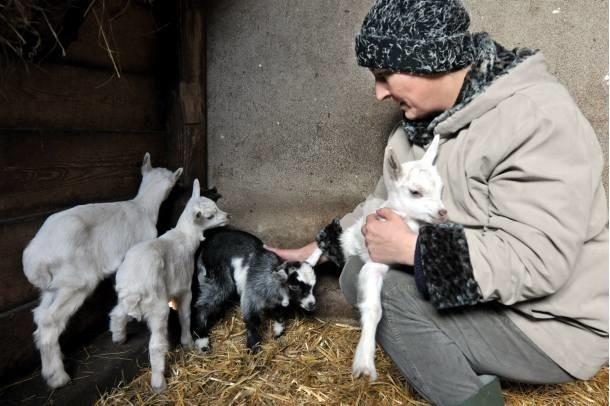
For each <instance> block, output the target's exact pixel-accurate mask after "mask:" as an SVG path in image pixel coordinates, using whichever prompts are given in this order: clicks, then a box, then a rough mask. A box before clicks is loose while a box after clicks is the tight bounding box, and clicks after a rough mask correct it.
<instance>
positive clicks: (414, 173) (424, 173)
mask: <svg viewBox="0 0 610 406" xmlns="http://www.w3.org/2000/svg"><path fill="white" fill-rule="evenodd" d="M438 143H439V139H438V135H436V136H435V137H434V139H433V141H432V143H431V144H430V146H429V147H428V150H427V151H426V153H425V154H424V156H423V157H422V158H421V159H420V160H418V161H411V162H406V163H403V164H400V163H399V161H398V159H397V158H396V157H395V155H394V152H393V151H392V149H391V148H388V149H387V150H386V162H385V163H384V170H383V176H384V181H385V185H386V188H387V191H388V198H387V200H385V201H383V200H381V199H371V200H370V201H368V202H367V203H366V204H365V207H364V216H363V217H361V218H360V219H358V221H357V222H356V223H355V224H353V225H352V226H351V227H349V228H347V229H346V230H345V231H344V232H343V233H342V234H341V237H340V239H341V246H342V248H343V254H344V257H345V258H346V259H347V258H348V257H350V256H353V255H358V256H359V257H360V259H362V261H363V262H364V266H363V267H362V269H361V270H360V273H359V274H358V293H359V303H358V308H359V309H360V326H361V328H362V330H361V332H360V341H359V342H358V346H357V347H356V353H355V354H354V360H353V363H352V373H353V375H354V376H356V377H358V376H365V375H368V376H369V378H370V379H371V380H375V379H377V371H376V370H375V333H376V331H377V325H378V324H379V320H381V314H382V310H381V287H382V285H383V278H384V276H385V274H386V273H387V272H388V270H389V268H390V267H389V266H388V265H385V264H381V263H376V262H373V261H372V260H371V258H370V257H369V253H368V250H367V248H366V246H365V241H364V236H363V235H362V231H361V230H362V226H363V224H364V221H365V216H366V215H368V214H370V213H374V212H375V211H376V210H377V209H379V208H382V207H387V208H390V209H392V210H394V211H395V212H396V213H397V214H399V215H400V216H401V217H402V218H403V219H404V221H405V222H406V223H407V225H408V226H409V228H410V229H411V230H412V231H413V232H415V233H417V232H418V231H419V227H420V225H421V224H422V223H440V222H444V221H445V220H446V215H447V211H446V210H445V208H444V206H443V203H442V201H441V192H442V188H443V182H442V180H441V178H440V176H439V174H438V172H437V170H436V167H434V165H433V163H434V159H435V158H436V153H437V150H438Z"/></svg>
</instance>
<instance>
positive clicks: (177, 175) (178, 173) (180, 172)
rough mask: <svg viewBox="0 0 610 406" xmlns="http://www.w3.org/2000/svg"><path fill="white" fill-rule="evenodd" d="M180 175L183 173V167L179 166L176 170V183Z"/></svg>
mask: <svg viewBox="0 0 610 406" xmlns="http://www.w3.org/2000/svg"><path fill="white" fill-rule="evenodd" d="M180 175H182V168H178V169H176V172H174V183H175V182H177V181H178V178H179V177H180Z"/></svg>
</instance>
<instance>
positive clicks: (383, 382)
mask: <svg viewBox="0 0 610 406" xmlns="http://www.w3.org/2000/svg"><path fill="white" fill-rule="evenodd" d="M358 337H359V329H358V328H357V327H354V326H350V325H345V324H339V323H333V322H327V321H322V320H318V319H314V318H307V317H298V318H296V319H294V320H291V321H289V322H288V323H287V325H286V331H285V333H284V335H283V336H282V337H281V338H279V339H278V340H274V339H272V338H271V329H270V328H269V329H268V331H267V334H266V335H265V338H264V344H263V346H262V351H261V352H260V353H259V354H256V355H251V354H250V353H249V352H248V351H246V349H245V326H244V324H243V322H242V320H241V316H240V313H239V311H238V310H237V309H234V310H232V311H231V312H230V313H229V314H228V315H227V316H226V317H225V318H224V319H223V321H221V322H220V323H218V324H217V325H216V327H215V328H214V329H213V330H212V335H211V337H210V338H211V343H212V346H213V347H212V351H211V352H210V353H204V354H202V353H197V352H195V351H184V350H181V349H176V350H174V351H173V352H171V353H170V356H169V361H168V367H167V370H166V376H167V377H168V388H167V390H166V391H165V392H163V393H161V394H154V393H153V392H152V391H151V389H150V370H148V369H145V370H144V371H143V373H141V374H140V375H139V376H138V377H137V378H136V379H134V380H133V381H132V382H130V383H123V384H121V385H119V387H118V388H116V389H114V390H113V391H112V392H110V393H106V394H104V395H102V397H101V398H100V399H99V400H98V402H97V405H98V406H102V405H104V406H105V405H131V404H134V405H141V404H146V405H166V404H175V405H199V404H217V405H229V404H257V405H258V404H262V405H266V404H275V405H299V404H350V405H353V404H383V405H391V404H396V405H400V404H408V405H427V404H428V403H427V402H426V401H424V400H423V399H422V398H421V397H419V396H418V395H417V394H415V393H414V392H413V391H412V390H411V389H410V388H408V387H406V386H405V385H404V384H403V379H402V378H401V375H400V372H399V371H398V369H397V368H396V367H395V366H394V365H393V364H392V362H391V361H390V359H389V358H388V357H387V356H386V355H385V354H384V353H383V351H382V350H381V349H380V348H379V347H378V349H377V358H376V359H377V371H378V373H379V379H378V380H377V381H376V382H374V383H369V382H367V381H366V380H363V379H353V378H352V376H351V361H352V355H353V350H354V348H355V346H356V343H357V341H358ZM502 387H503V390H504V395H505V399H506V403H507V404H508V405H551V404H553V405H608V368H607V367H606V368H604V369H603V370H602V371H600V372H599V373H598V374H597V376H595V377H594V378H593V379H591V380H589V381H586V382H576V383H568V384H563V385H547V386H530V385H519V384H514V383H508V382H502Z"/></svg>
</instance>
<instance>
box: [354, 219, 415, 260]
mask: <svg viewBox="0 0 610 406" xmlns="http://www.w3.org/2000/svg"><path fill="white" fill-rule="evenodd" d="M362 234H363V235H364V239H365V242H366V247H367V249H368V250H369V256H370V257H371V259H372V260H373V261H375V262H379V263H382V264H388V265H389V264H404V265H413V261H414V256H415V243H416V241H417V235H416V234H415V233H414V232H413V231H411V229H410V228H409V226H408V225H407V224H406V223H405V221H404V220H403V219H402V218H401V217H400V216H399V215H398V214H396V213H395V212H394V211H393V210H391V209H387V208H384V209H379V210H377V212H376V213H374V214H369V215H368V216H367V217H366V221H365V223H364V225H363V226H362Z"/></svg>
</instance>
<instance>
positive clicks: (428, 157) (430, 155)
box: [421, 134, 439, 165]
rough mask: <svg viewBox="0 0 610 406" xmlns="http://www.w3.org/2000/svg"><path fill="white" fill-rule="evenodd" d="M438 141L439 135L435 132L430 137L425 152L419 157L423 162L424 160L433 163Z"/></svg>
mask: <svg viewBox="0 0 610 406" xmlns="http://www.w3.org/2000/svg"><path fill="white" fill-rule="evenodd" d="M438 143H439V136H438V134H435V135H434V138H432V142H431V143H430V145H429V146H428V149H427V150H426V153H425V154H424V156H423V157H422V158H421V160H422V161H423V162H425V163H427V164H429V165H433V164H434V160H435V159H436V154H437V152H438Z"/></svg>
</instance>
